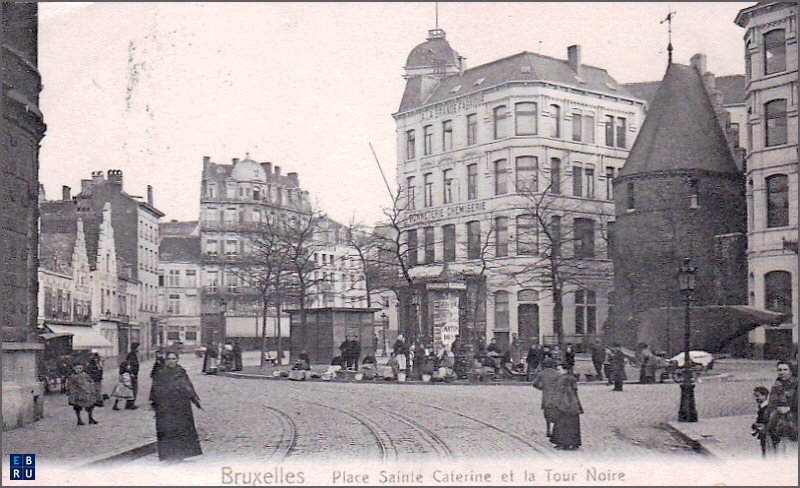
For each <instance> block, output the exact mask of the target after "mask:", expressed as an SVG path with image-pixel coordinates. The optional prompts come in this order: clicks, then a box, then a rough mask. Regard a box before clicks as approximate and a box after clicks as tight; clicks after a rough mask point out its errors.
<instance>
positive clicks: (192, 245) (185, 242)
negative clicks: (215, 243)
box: [158, 236, 200, 264]
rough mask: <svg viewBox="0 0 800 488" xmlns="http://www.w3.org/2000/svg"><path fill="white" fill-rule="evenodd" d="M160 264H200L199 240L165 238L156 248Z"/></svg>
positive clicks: (195, 237)
mask: <svg viewBox="0 0 800 488" xmlns="http://www.w3.org/2000/svg"><path fill="white" fill-rule="evenodd" d="M158 254H159V258H160V260H161V262H164V263H169V262H173V263H174V262H180V263H198V264H199V263H200V238H199V237H197V236H186V237H165V238H162V239H161V244H160V245H159V247H158Z"/></svg>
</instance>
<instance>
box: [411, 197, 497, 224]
mask: <svg viewBox="0 0 800 488" xmlns="http://www.w3.org/2000/svg"><path fill="white" fill-rule="evenodd" d="M485 211H486V201H485V200H484V201H480V202H469V203H459V204H456V205H450V206H447V207H438V208H432V209H427V210H423V211H419V212H409V214H408V217H407V218H406V224H408V225H417V224H420V223H427V222H434V221H437V220H441V219H447V218H451V217H462V216H468V215H474V214H478V213H482V212H485Z"/></svg>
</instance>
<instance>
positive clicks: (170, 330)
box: [167, 325, 181, 341]
mask: <svg viewBox="0 0 800 488" xmlns="http://www.w3.org/2000/svg"><path fill="white" fill-rule="evenodd" d="M167 340H168V341H179V340H181V330H180V328H179V327H178V326H177V325H170V326H168V327H167Z"/></svg>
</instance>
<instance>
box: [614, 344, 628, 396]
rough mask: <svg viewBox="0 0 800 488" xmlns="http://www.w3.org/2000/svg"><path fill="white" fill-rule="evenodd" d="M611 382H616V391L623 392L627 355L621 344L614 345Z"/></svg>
mask: <svg viewBox="0 0 800 488" xmlns="http://www.w3.org/2000/svg"><path fill="white" fill-rule="evenodd" d="M610 379H611V381H613V382H614V391H622V385H623V382H624V381H625V379H626V376H625V355H624V354H623V353H622V348H621V347H620V345H619V344H614V346H613V353H612V355H611V378H610Z"/></svg>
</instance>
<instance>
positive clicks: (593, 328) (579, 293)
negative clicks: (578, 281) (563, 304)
mask: <svg viewBox="0 0 800 488" xmlns="http://www.w3.org/2000/svg"><path fill="white" fill-rule="evenodd" d="M595 333H597V296H596V294H595V292H594V291H593V290H576V291H575V334H577V335H583V334H595Z"/></svg>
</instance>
